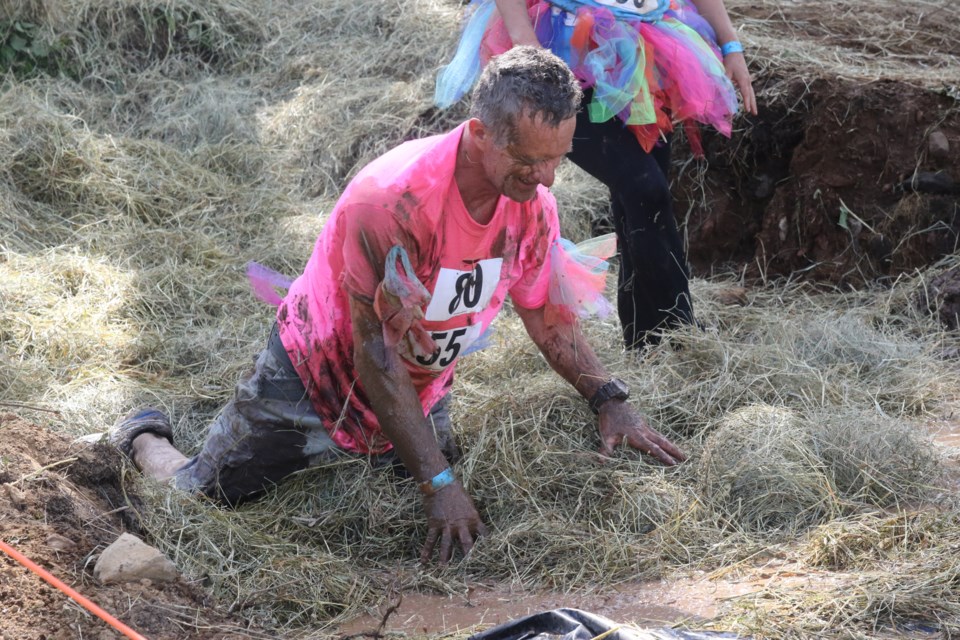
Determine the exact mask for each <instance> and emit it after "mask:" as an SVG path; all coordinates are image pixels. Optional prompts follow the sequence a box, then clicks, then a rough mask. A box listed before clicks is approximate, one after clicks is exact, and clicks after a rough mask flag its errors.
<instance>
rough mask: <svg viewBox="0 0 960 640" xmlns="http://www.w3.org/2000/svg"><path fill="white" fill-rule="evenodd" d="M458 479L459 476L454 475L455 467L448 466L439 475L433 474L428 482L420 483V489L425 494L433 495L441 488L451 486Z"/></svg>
mask: <svg viewBox="0 0 960 640" xmlns="http://www.w3.org/2000/svg"><path fill="white" fill-rule="evenodd" d="M456 481H457V477H456V476H454V475H453V469H451V468H450V467H447V468H446V469H444V470H443V471H441V472H440V473H438V474H437V475H435V476H433V477H432V478H430V479H429V480H427V481H426V482H421V483H420V491H422V492H423V493H424V495H428V496H432V495H433V494H435V493H436V492H437V491H440V489H443V488H444V487H446V486H449V485H451V484H453V483H454V482H456Z"/></svg>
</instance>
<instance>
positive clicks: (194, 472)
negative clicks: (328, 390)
mask: <svg viewBox="0 0 960 640" xmlns="http://www.w3.org/2000/svg"><path fill="white" fill-rule="evenodd" d="M448 404H449V394H448V395H447V396H445V397H443V398H442V399H441V400H440V401H439V402H437V404H436V405H435V406H434V407H433V408H432V409H431V411H430V414H429V416H428V417H429V419H430V421H431V423H432V425H433V430H434V435H435V436H436V438H437V443H438V444H439V445H440V448H441V450H442V451H443V453H444V455H445V456H446V457H447V460H449V461H450V462H451V464H452V463H453V462H455V461H456V459H457V458H459V451H458V449H457V445H456V442H455V440H454V436H453V431H452V427H451V424H450V413H449V410H448ZM357 455H358V454H352V453H349V452H347V451H344V450H343V449H341V448H339V447H338V446H337V445H336V444H335V443H334V442H333V440H332V439H331V438H330V435H329V434H328V433H327V430H326V428H324V426H323V421H322V419H321V418H320V416H318V415H317V414H316V412H314V410H313V405H312V404H311V403H310V399H309V398H308V397H307V391H306V388H305V387H304V385H303V382H301V380H300V376H299V375H298V374H297V372H296V370H295V369H294V368H293V364H292V363H291V362H290V358H289V356H288V355H287V352H286V349H284V347H283V344H282V343H281V341H280V336H279V334H278V333H277V327H276V326H274V328H273V331H272V332H271V333H270V338H269V340H268V341H267V347H266V348H265V349H264V350H263V351H262V352H260V355H259V356H257V357H256V364H255V365H254V368H253V371H252V372H251V373H249V374H248V375H247V376H245V377H244V379H243V380H241V381H240V383H239V384H237V388H236V392H235V393H234V397H233V399H232V400H231V401H230V402H229V403H228V404H227V405H226V406H225V407H224V408H223V409H222V410H221V411H220V414H219V415H218V416H217V418H216V419H215V420H214V422H213V424H212V425H211V426H210V431H209V433H208V434H207V440H206V442H205V443H204V445H203V450H202V451H200V453H199V454H197V455H196V456H195V457H194V458H192V459H190V461H189V462H188V463H187V464H186V465H185V466H184V467H183V468H181V469H180V470H179V471H178V472H177V474H176V476H175V477H174V478H173V484H174V486H176V487H177V488H179V489H183V490H185V491H190V492H195V493H203V494H206V495H208V496H210V497H211V498H214V499H216V500H219V501H223V502H227V503H229V504H236V503H238V502H241V501H242V500H244V499H245V498H251V497H255V496H256V495H257V494H259V493H262V492H263V491H264V490H266V489H268V488H270V487H271V486H273V485H275V484H276V483H278V482H279V481H280V480H282V479H283V478H285V477H286V476H288V475H290V474H291V473H294V472H296V471H300V470H301V469H306V468H307V467H311V466H316V465H322V464H327V463H330V462H333V461H335V460H337V459H340V458H343V457H357ZM370 461H371V463H372V464H373V465H374V466H393V467H395V468H397V471H398V473H401V474H403V472H404V470H403V468H402V464H401V463H400V461H399V459H398V458H397V456H396V454H395V453H394V452H393V451H388V452H387V453H385V454H382V455H379V456H372V457H370Z"/></svg>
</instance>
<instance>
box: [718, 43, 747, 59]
mask: <svg viewBox="0 0 960 640" xmlns="http://www.w3.org/2000/svg"><path fill="white" fill-rule="evenodd" d="M720 53H722V54H723V57H727V56H728V55H730V54H731V53H743V45H742V44H740V41H739V40H731V41H730V42H724V43H723V44H722V45H720Z"/></svg>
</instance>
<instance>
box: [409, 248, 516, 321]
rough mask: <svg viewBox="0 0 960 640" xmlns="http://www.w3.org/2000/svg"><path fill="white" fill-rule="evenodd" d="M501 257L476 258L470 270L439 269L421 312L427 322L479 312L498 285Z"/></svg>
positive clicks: (501, 263)
mask: <svg viewBox="0 0 960 640" xmlns="http://www.w3.org/2000/svg"><path fill="white" fill-rule="evenodd" d="M502 265H503V258H489V259H487V260H480V261H479V262H477V263H476V264H475V265H474V266H473V270H472V271H458V270H457V269H443V268H442V269H440V274H439V275H438V276H437V284H436V286H435V287H434V289H433V297H432V298H431V299H430V305H429V306H428V307H427V312H426V313H425V314H424V318H423V319H424V320H427V321H428V322H442V321H443V320H449V319H450V318H453V317H455V316H459V315H463V314H464V313H477V312H479V311H483V310H484V309H486V308H487V305H488V304H490V298H492V297H493V292H494V291H496V290H497V285H498V284H500V267H501V266H502Z"/></svg>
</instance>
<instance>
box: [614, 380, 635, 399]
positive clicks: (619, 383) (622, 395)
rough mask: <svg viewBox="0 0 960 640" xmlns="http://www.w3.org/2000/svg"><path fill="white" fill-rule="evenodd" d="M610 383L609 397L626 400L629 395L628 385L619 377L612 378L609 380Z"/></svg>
mask: <svg viewBox="0 0 960 640" xmlns="http://www.w3.org/2000/svg"><path fill="white" fill-rule="evenodd" d="M609 384H610V387H611V388H610V397H611V398H619V399H620V400H626V399H627V398H629V397H630V387H628V386H627V383H626V382H624V381H623V380H621V379H619V378H614V379H613V380H611V381H610V382H609Z"/></svg>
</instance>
